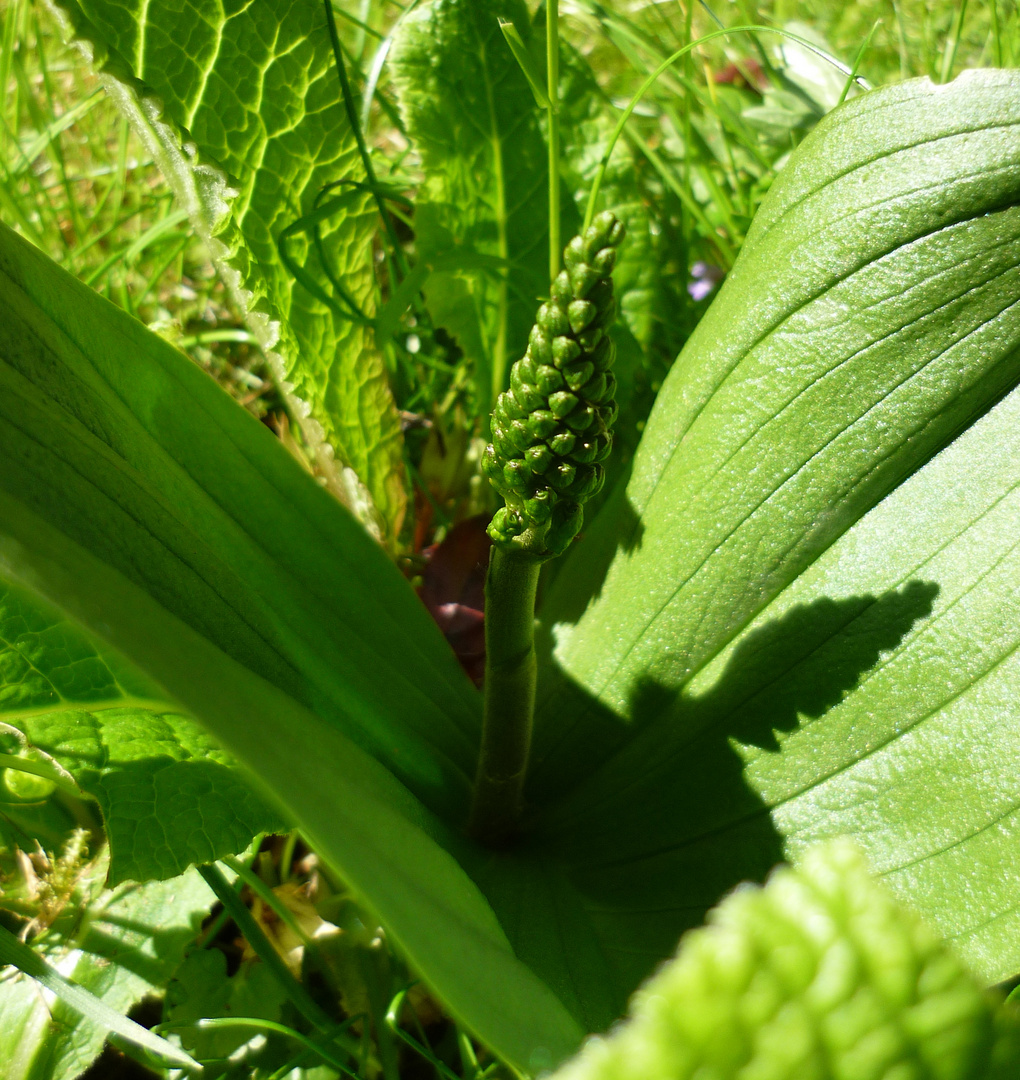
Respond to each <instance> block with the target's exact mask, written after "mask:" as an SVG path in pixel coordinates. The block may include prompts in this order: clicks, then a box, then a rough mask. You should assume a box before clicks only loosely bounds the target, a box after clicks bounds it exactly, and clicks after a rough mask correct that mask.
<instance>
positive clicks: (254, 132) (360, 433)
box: [58, 0, 406, 537]
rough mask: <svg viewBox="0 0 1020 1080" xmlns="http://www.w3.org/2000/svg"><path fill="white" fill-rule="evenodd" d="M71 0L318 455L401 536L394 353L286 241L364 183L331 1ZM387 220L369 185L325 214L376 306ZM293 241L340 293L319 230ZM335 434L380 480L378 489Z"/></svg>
mask: <svg viewBox="0 0 1020 1080" xmlns="http://www.w3.org/2000/svg"><path fill="white" fill-rule="evenodd" d="M58 7H60V8H61V9H62V10H63V11H64V12H65V13H66V15H67V17H68V20H69V23H70V26H71V28H72V30H73V33H74V36H75V37H76V39H78V40H79V41H81V42H84V43H87V48H88V50H89V52H90V53H91V54H92V58H93V62H94V64H95V65H96V67H97V68H98V69H99V70H100V72H101V73H102V74H103V76H104V82H105V85H106V87H107V89H108V90H109V91H110V93H111V94H112V95H113V96H114V98H115V99H116V100H117V102H118V104H119V105H120V107H121V108H122V110H123V111H124V112H125V114H126V115H127V116H128V118H129V119H130V120H131V121H132V123H133V124H134V126H135V127H136V128H137V129H138V131H139V133H140V134H141V136H142V138H143V140H144V142H145V143H146V145H147V146H148V147H149V149H150V151H151V152H152V154H153V157H154V159H155V160H156V161H157V163H158V164H159V165H160V168H161V169H162V170H163V173H164V174H165V175H166V177H167V180H168V181H169V182H170V184H171V185H172V187H173V188H174V191H175V194H176V195H177V198H178V200H179V201H180V203H181V205H182V206H184V207H186V208H187V210H188V212H189V214H190V215H191V217H192V220H193V222H194V223H195V226H196V228H197V229H198V230H199V232H200V233H201V235H202V236H203V237H204V238H206V239H207V240H210V241H212V242H211V243H210V250H211V251H212V252H213V254H214V256H215V257H216V259H217V261H218V262H219V263H220V265H221V267H223V268H225V273H224V279H225V280H226V281H227V282H228V284H229V285H231V287H232V288H233V291H234V293H235V299H236V300H237V301H238V303H239V304H240V305H241V306H242V310H245V311H247V312H248V313H249V317H250V321H251V325H252V328H253V330H254V332H255V333H256V334H257V336H258V339H259V343H260V344H261V345H262V346H263V348H264V349H266V350H267V353H268V355H269V356H270V359H272V360H273V361H274V363H275V364H276V367H277V376H278V378H279V380H280V381H281V382H282V383H285V384H286V385H289V386H291V388H292V391H293V394H294V395H295V396H296V399H297V402H296V404H295V408H296V410H297V415H299V416H301V417H304V415H305V413H306V412H307V411H308V410H309V409H310V416H309V418H308V421H307V422H306V424H305V427H306V434H307V436H308V438H309V441H310V443H311V446H312V448H313V450H314V451H315V463H316V466H317V468H318V469H319V470H320V471H321V472H322V474H323V475H324V476H326V477H328V478H329V479H330V481H331V483H332V485H333V487H334V490H335V491H336V492H337V493H339V494H340V495H341V496H342V497H344V498H345V499H346V501H347V502H348V504H349V505H351V506H352V507H354V508H356V509H357V508H359V507H360V508H361V511H362V513H363V515H364V516H366V517H367V518H368V519H369V523H370V524H373V525H376V526H377V527H379V526H381V527H382V531H383V534H384V535H385V536H386V537H392V536H394V535H395V534H396V533H397V532H399V530H400V522H401V520H402V518H403V513H404V505H405V502H406V493H405V490H404V479H403V477H404V465H403V460H402V453H401V437H400V427H399V421H398V417H397V412H396V408H395V406H394V404H393V399H392V396H391V394H390V391H389V387H388V384H387V381H386V372H385V367H384V364H383V360H382V357H381V355H380V354H379V352H378V351H377V350H376V348H375V346H374V344H373V341H372V336H371V332H370V331H369V330H367V329H366V328H365V327H364V326H362V325H359V324H357V323H356V322H353V321H351V320H350V319H347V318H343V317H341V316H340V315H338V314H337V313H336V312H334V311H332V310H331V309H330V308H329V307H328V306H327V305H326V304H325V303H323V302H322V301H321V300H320V299H317V298H316V297H315V296H313V295H312V294H311V293H310V292H309V291H308V290H307V289H306V288H305V287H304V286H303V285H300V284H298V283H297V282H296V281H295V279H294V277H293V276H292V275H291V274H290V273H289V272H288V271H287V269H286V268H285V266H284V264H283V263H282V262H281V260H280V257H279V255H278V252H277V241H278V240H279V237H280V234H281V233H282V232H283V231H284V230H285V229H286V228H288V227H289V226H291V225H293V224H294V223H295V222H297V221H298V220H299V219H301V218H303V217H305V216H306V215H308V214H309V213H310V212H311V211H312V209H313V207H314V205H315V200H316V198H317V196H319V195H320V194H321V193H322V192H323V191H324V190H325V188H326V186H327V185H329V184H333V183H336V182H338V181H352V180H353V181H358V182H363V181H364V169H363V167H362V164H361V161H360V159H359V157H358V153H357V147H356V143H355V139H354V133H353V131H352V129H351V127H350V124H349V123H348V119H347V114H346V112H345V110H344V107H343V103H342V101H341V98H340V84H339V80H338V78H337V73H336V69H335V65H334V59H333V53H332V50H331V47H330V42H329V36H328V34H327V31H326V23H325V14H324V11H323V6H322V3H321V2H320V0H261V2H259V3H257V4H229V5H226V6H224V5H223V4H220V3H216V2H214V0H199V3H198V4H197V5H188V6H185V7H181V6H178V5H174V4H150V3H148V2H146V0H134V2H132V3H127V4H125V3H122V2H113V0H58ZM152 94H155V95H156V99H155V100H154V99H153V98H152ZM157 102H158V104H157ZM350 190H351V189H350V188H340V189H336V190H335V191H334V195H340V194H341V193H342V192H344V191H347V192H349V191H350ZM374 222H375V218H374V213H373V211H372V209H371V200H370V198H369V197H368V196H367V195H359V196H358V197H356V198H355V199H353V200H351V199H347V200H346V201H344V202H343V204H342V205H341V207H340V208H339V209H338V210H337V212H336V213H335V214H334V215H333V216H330V217H327V218H326V219H325V220H323V221H321V222H320V231H321V233H322V236H323V242H324V246H325V248H326V250H327V252H328V253H329V257H330V258H331V259H332V260H333V266H334V267H335V268H336V269H337V273H338V275H339V277H340V279H341V281H342V284H343V286H344V288H345V289H346V290H347V292H348V293H349V294H350V295H351V296H352V297H353V299H354V300H355V301H356V302H357V303H358V304H359V305H361V306H362V308H363V309H364V310H365V312H366V314H367V315H368V316H371V315H372V314H373V311H372V305H373V303H374V284H373V275H372V236H373V232H374V228H375V225H374ZM213 238H215V240H213ZM288 250H289V252H290V254H291V255H292V257H293V258H294V260H295V261H296V262H297V263H298V264H299V265H303V264H307V265H308V267H309V269H310V271H311V273H312V275H313V277H314V278H315V279H316V280H317V281H318V282H319V283H321V284H322V285H323V287H324V288H326V290H327V292H328V291H329V285H328V283H327V279H326V277H325V274H324V272H323V271H322V269H321V267H319V266H318V264H317V261H316V259H317V257H316V254H315V248H314V242H313V238H312V236H311V235H310V234H304V233H300V234H298V235H295V236H292V237H291V238H290V239H289V240H288ZM285 388H286V387H285ZM302 402H304V403H306V404H305V405H304V406H303V407H302V404H301V403H302ZM330 447H332V448H333V449H335V450H336V452H337V454H338V456H339V458H340V463H341V465H342V466H348V467H349V468H350V469H352V470H353V472H354V474H356V477H357V479H358V480H360V482H361V484H363V485H364V486H365V488H367V490H368V493H369V494H370V499H369V500H367V502H366V500H365V499H364V497H363V494H361V495H359V485H358V483H357V480H355V479H354V478H353V477H352V476H351V475H348V474H347V473H345V472H344V470H343V469H342V468H339V469H338V468H337V466H336V465H335V464H334V463H333V462H332V460H331V454H330V450H329V448H330ZM372 502H374V507H375V510H376V511H378V514H379V515H381V518H380V520H379V521H378V522H374V521H372V518H373V517H374V516H375V514H374V511H373V508H372V505H371V504H372Z"/></svg>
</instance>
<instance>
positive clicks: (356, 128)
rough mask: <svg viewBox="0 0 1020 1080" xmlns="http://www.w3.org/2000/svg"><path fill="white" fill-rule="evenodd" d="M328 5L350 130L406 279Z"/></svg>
mask: <svg viewBox="0 0 1020 1080" xmlns="http://www.w3.org/2000/svg"><path fill="white" fill-rule="evenodd" d="M325 6H326V27H327V29H328V30H329V40H330V43H331V44H332V46H333V58H334V60H335V61H336V73H337V76H338V77H339V79H340V92H341V94H342V95H343V99H344V108H345V109H346V111H347V119H348V121H349V122H350V125H351V130H352V131H353V132H354V138H355V140H356V141H357V144H358V153H359V154H360V155H361V163H362V165H363V166H364V168H365V176H366V177H367V178H368V185H369V187H370V188H371V189H372V194H373V196H374V197H375V202H376V205H377V206H378V207H379V214H380V216H381V217H382V220H383V225H384V227H385V229H386V235H387V237H388V238H389V241H390V246H391V247H392V249H393V258H394V260H395V261H396V264H397V267H398V269H399V271H400V277H401V278H404V277H406V276H407V264H406V263H405V262H404V253H403V249H402V248H401V246H400V241H399V239H398V238H397V232H396V229H395V228H394V227H393V219H392V218H391V217H390V212H389V210H388V209H387V208H386V202H385V200H384V199H383V197H382V192H381V191H380V190H379V181H378V180H377V179H376V176H375V168H374V167H373V165H372V156H371V154H369V152H368V145H367V144H366V142H365V135H364V132H363V131H362V130H361V124H360V122H359V120H358V110H357V109H356V108H355V105H354V94H353V92H352V91H351V83H350V80H349V79H348V78H347V66H346V64H344V56H343V49H342V47H341V45H340V35H339V34H338V33H337V29H336V18H335V16H334V15H333V3H332V0H325Z"/></svg>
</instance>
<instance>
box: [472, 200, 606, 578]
mask: <svg viewBox="0 0 1020 1080" xmlns="http://www.w3.org/2000/svg"><path fill="white" fill-rule="evenodd" d="M623 234H624V227H623V222H621V221H618V220H617V218H616V216H615V215H614V214H611V213H609V212H608V211H606V212H604V213H601V214H599V215H598V216H597V217H596V218H595V220H594V221H593V222H592V224H591V225H590V226H589V227H588V228H587V229H586V230H585V232H584V235H583V236H575V237H574V239H573V240H571V241H570V243H569V244H568V245H567V247H566V250H565V251H564V253H563V262H564V265H565V267H566V269H564V270H563V271H562V272H561V273H560V274H559V275H558V276H557V278H556V280H555V281H554V282H553V283H552V288H551V290H550V291H551V293H552V295H551V296H550V298H549V302H548V303H545V304H542V306H541V307H540V308H539V309H538V314H537V315H536V317H535V325H534V326H533V327H532V328H531V337H530V338H529V340H528V351H527V352H526V353H525V355H524V358H523V359H521V360H518V361H517V363H515V364H514V366H513V368H512V370H511V372H510V389H509V390H507V391H506V392H505V393H502V394H500V396H499V400H498V401H497V402H496V407H495V409H494V410H493V412H492V442H491V443H490V444H489V445H488V446H487V447H486V448H485V454H484V456H483V458H482V471H483V472H484V473H485V475H486V476H487V477H488V478H489V480H490V481H491V482H492V485H493V487H495V488H496V490H497V491H498V492H499V493H500V495H502V496H503V498H504V500H505V501H506V506H505V507H503V508H502V509H500V510H499V511H497V513H496V515H495V517H494V518H493V519H492V523H491V524H490V525H489V535H490V536H491V537H492V539H493V540H494V541H495V542H496V543H497V544H499V545H500V546H501V547H503V548H505V549H507V550H518V551H522V552H527V553H528V554H531V555H534V556H535V557H537V558H551V557H552V556H554V555H560V554H562V553H563V552H564V551H565V550H566V548H567V546H568V545H569V543H570V541H571V540H573V538H574V537H575V536H576V535H577V533H578V531H579V530H580V528H581V521H582V517H583V513H582V510H581V507H582V505H583V503H584V501H585V500H586V499H588V498H590V497H591V496H592V495H594V494H595V493H596V492H598V491H599V490H600V489H601V487H602V484H603V482H604V481H605V470H604V468H603V466H602V464H601V463H602V462H603V461H605V459H606V458H607V457H608V456H609V451H610V449H611V447H612V435H611V429H612V425H613V421H614V420H615V419H616V412H617V407H616V401H615V400H614V395H615V392H616V378H615V377H614V376H613V374H612V372H611V370H610V369H611V368H612V366H613V360H614V359H615V356H616V347H615V346H614V345H613V343H612V341H610V339H609V336H608V333H607V331H608V329H609V327H610V326H611V325H612V322H613V319H614V318H615V316H616V301H615V300H614V299H613V281H612V277H611V276H610V275H611V274H612V271H613V266H614V265H615V263H616V247H617V245H618V244H619V243H620V241H621V240H622V239H623Z"/></svg>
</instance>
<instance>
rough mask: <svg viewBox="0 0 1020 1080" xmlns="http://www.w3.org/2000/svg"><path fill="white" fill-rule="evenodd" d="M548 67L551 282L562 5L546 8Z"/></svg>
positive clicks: (556, 265) (554, 2) (556, 255)
mask: <svg viewBox="0 0 1020 1080" xmlns="http://www.w3.org/2000/svg"><path fill="white" fill-rule="evenodd" d="M545 63H546V78H547V80H548V81H547V84H546V87H547V95H548V97H549V104H548V106H547V110H548V114H549V280H550V281H552V280H553V278H555V277H556V275H557V274H558V273H559V272H560V248H561V244H560V3H559V0H547V2H546V5H545Z"/></svg>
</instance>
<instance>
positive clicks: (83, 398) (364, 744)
mask: <svg viewBox="0 0 1020 1080" xmlns="http://www.w3.org/2000/svg"><path fill="white" fill-rule="evenodd" d="M0 274H2V284H0V297H2V299H3V319H0V361H2V362H0V403H2V404H0V409H2V411H3V417H2V418H3V423H4V424H5V430H6V432H7V434H6V437H5V451H6V452H5V454H4V455H3V457H2V458H0V570H2V573H3V574H4V575H5V576H6V577H8V578H11V579H13V580H15V581H18V582H19V583H21V584H28V585H30V586H31V587H32V588H33V589H34V590H37V591H39V592H41V593H42V594H43V595H45V596H46V597H47V598H49V599H50V600H51V601H52V602H56V603H59V605H60V606H61V609H62V610H64V611H67V612H68V613H69V614H71V615H72V616H73V617H75V618H76V619H78V620H79V621H80V622H82V623H83V624H84V625H85V626H86V627H87V628H88V629H89V630H90V631H91V632H93V633H98V634H101V635H102V637H103V638H104V639H105V640H106V641H108V642H109V643H110V644H111V645H112V646H113V647H115V648H117V649H119V650H120V651H121V652H122V653H123V654H124V655H125V656H127V658H128V659H129V660H131V661H132V662H133V663H135V664H137V665H138V666H139V667H140V668H141V669H142V670H143V671H145V672H146V673H148V674H149V675H150V676H151V677H152V678H154V679H155V680H156V681H158V683H159V684H160V685H161V686H163V687H165V688H166V690H167V692H168V694H169V695H170V698H171V700H177V701H180V702H181V704H182V705H183V706H185V707H186V708H187V709H189V710H190V711H191V712H192V713H193V714H194V715H195V716H196V717H198V718H200V720H201V722H202V724H203V725H204V726H205V727H206V728H207V729H208V730H209V731H210V732H211V733H212V734H213V736H214V737H215V738H216V739H217V741H218V742H219V743H220V744H221V745H222V746H224V747H225V748H226V749H227V750H228V751H229V752H231V753H232V754H233V755H234V756H235V757H236V758H237V759H238V760H239V761H241V762H242V764H244V765H246V766H247V767H248V768H249V770H250V771H251V774H252V775H254V776H256V777H258V778H259V780H260V782H261V783H262V785H263V786H264V788H265V790H266V792H267V793H269V794H270V795H271V796H272V797H273V799H274V800H275V801H276V802H277V804H278V805H280V806H282V807H284V808H285V809H286V814H287V817H288V818H289V819H290V820H292V821H294V822H295V823H296V824H297V825H298V827H299V828H300V829H301V832H302V835H303V836H305V837H306V838H307V839H308V842H309V844H310V845H311V846H312V847H313V848H314V850H315V851H316V852H317V854H319V855H320V856H321V857H322V858H323V859H324V860H326V861H327V862H328V863H329V864H330V865H331V866H332V867H333V868H334V869H335V870H336V872H337V873H338V874H339V875H340V876H341V877H342V879H343V880H344V882H345V883H346V884H347V885H348V886H349V887H350V888H351V890H352V892H353V893H354V895H356V896H357V897H358V898H359V899H361V900H363V901H364V903H365V905H366V907H367V908H368V909H369V910H370V911H371V913H372V915H373V917H377V918H378V919H379V920H380V922H381V923H382V924H383V925H384V926H385V927H386V929H387V934H388V937H389V938H390V940H391V941H392V942H393V945H394V948H395V949H396V950H398V952H399V953H400V954H401V955H402V956H404V957H406V958H407V962H408V964H409V965H410V966H412V967H413V968H414V969H415V970H417V971H422V972H427V973H428V979H429V983H430V986H431V988H432V989H434V991H435V992H436V994H437V995H439V996H440V997H441V999H442V1000H443V1001H444V1003H445V1004H446V1006H447V1007H448V1008H449V1009H450V1011H451V1013H452V1015H454V1016H456V1017H457V1018H459V1019H460V1020H461V1021H462V1022H463V1023H465V1024H466V1025H467V1026H468V1027H469V1028H470V1029H471V1030H473V1031H474V1032H475V1033H476V1034H477V1035H478V1037H479V1038H480V1039H481V1040H482V1041H484V1042H485V1043H486V1044H487V1045H488V1046H490V1047H491V1048H492V1049H493V1051H494V1052H495V1053H498V1054H499V1055H500V1056H501V1057H503V1058H504V1059H505V1060H508V1061H510V1062H511V1063H513V1064H515V1065H516V1066H517V1067H519V1068H521V1069H523V1070H529V1071H530V1070H532V1069H537V1068H539V1067H544V1066H545V1065H546V1064H552V1063H554V1062H558V1061H560V1060H563V1059H564V1058H565V1057H566V1056H567V1055H568V1054H569V1053H571V1052H573V1050H574V1049H575V1048H576V1046H577V1045H578V1043H579V1042H580V1039H581V1037H582V1029H581V1028H580V1027H579V1026H578V1024H577V1022H576V1020H574V1019H573V1018H572V1017H571V1015H570V1014H569V1012H568V1011H567V1010H566V1008H565V1007H564V1006H563V1004H562V1003H561V1002H560V1001H559V1000H558V999H557V998H556V996H555V995H554V994H553V992H552V991H551V990H549V989H548V987H546V986H545V985H544V984H543V983H542V981H541V980H540V979H539V978H538V977H536V975H535V974H534V973H533V972H532V971H531V970H529V969H528V968H527V967H526V966H525V965H524V964H523V963H521V962H520V960H518V959H517V958H516V957H515V955H514V953H513V950H512V949H511V946H510V944H509V942H508V941H507V939H506V935H505V934H504V932H503V930H502V928H501V927H500V925H499V923H498V922H497V920H496V918H495V916H494V914H493V912H492V909H491V907H490V905H489V904H488V902H487V900H486V899H485V897H484V896H483V895H482V893H481V892H480V891H479V889H478V888H477V886H476V885H475V884H474V883H473V882H472V881H471V879H470V877H469V876H468V874H467V873H466V871H465V870H464V869H463V866H462V862H463V861H464V860H465V859H466V855H465V850H466V849H468V845H467V842H466V841H465V840H464V839H463V838H462V837H460V836H459V828H460V825H461V823H462V821H463V820H464V818H465V817H466V802H467V792H468V770H469V769H472V768H473V765H474V759H475V756H476V745H477V734H478V698H477V693H476V691H475V690H474V688H473V687H472V686H471V684H470V682H469V681H468V679H467V678H466V676H465V675H464V674H463V672H462V671H461V670H460V669H459V667H458V666H457V663H456V660H455V658H454V656H453V655H452V653H451V652H450V650H449V648H448V646H447V645H446V643H445V642H444V641H443V638H442V636H441V634H440V633H439V631H438V630H437V629H436V627H435V625H434V623H433V622H432V620H431V619H430V617H429V615H428V612H427V611H426V610H425V608H424V605H422V604H421V603H420V601H419V600H418V599H417V598H416V597H415V596H414V593H413V592H412V591H411V589H410V587H409V586H408V584H407V582H406V580H404V579H403V578H402V577H401V576H400V573H399V572H398V571H397V570H396V568H395V567H394V566H393V564H392V563H390V562H389V560H388V559H387V558H386V556H385V554H384V553H383V551H382V549H381V548H380V547H379V546H378V545H377V544H376V543H374V542H373V541H372V540H371V539H370V538H369V537H368V536H367V534H366V533H365V531H364V530H363V529H362V528H361V527H360V525H359V524H358V523H357V522H356V521H355V520H354V519H353V518H352V517H351V516H350V515H349V514H348V513H347V511H345V510H344V508H343V507H342V506H340V505H339V504H338V503H337V502H336V501H335V500H334V499H332V498H331V497H330V496H329V495H328V494H327V493H326V492H324V491H323V490H322V488H321V487H320V486H319V485H318V484H317V483H316V482H315V480H314V479H313V478H312V477H310V476H309V475H308V474H307V473H306V472H305V471H304V470H302V469H301V467H300V466H299V465H298V464H297V462H296V461H295V460H294V459H293V458H292V457H291V456H290V454H289V453H288V452H287V451H286V449H285V448H284V447H283V446H282V445H281V443H280V442H279V441H278V440H277V439H275V438H274V437H273V436H272V435H271V434H270V433H269V431H268V430H267V429H266V428H265V427H263V426H262V425H261V424H259V423H258V421H256V420H255V419H254V417H252V416H251V415H250V414H248V413H246V412H245V411H244V410H243V409H240V408H238V406H237V405H236V403H234V402H233V401H232V400H231V399H230V398H229V397H228V396H227V395H226V393H225V392H224V391H222V390H221V389H220V388H219V387H217V386H216V384H215V383H214V382H213V381H212V380H211V379H209V377H208V376H206V375H205V374H204V373H202V372H201V371H199V370H198V368H196V367H195V366H194V365H193V364H191V363H190V361H188V360H187V358H186V357H184V356H182V355H181V354H179V353H177V352H176V351H175V350H174V349H173V348H171V347H170V346H169V345H167V344H166V343H165V342H163V341H162V340H160V339H159V338H157V337H155V335H153V334H151V333H149V332H148V331H146V330H145V328H144V327H142V326H140V325H139V324H138V323H137V322H135V321H133V320H132V319H131V318H130V317H129V316H127V315H125V314H124V313H122V312H120V311H118V310H117V309H115V308H114V307H112V305H109V304H108V303H106V302H105V301H103V300H101V299H100V298H98V297H97V296H96V295H95V294H94V293H91V292H90V291H89V290H88V289H86V288H85V287H83V286H82V285H81V284H80V283H78V282H76V281H75V280H74V279H72V278H70V277H69V276H68V275H66V274H65V273H63V272H62V271H60V270H59V268H57V267H56V266H54V264H52V263H51V262H49V261H48V260H47V259H46V258H45V257H44V256H42V255H41V254H40V253H39V252H37V251H36V250H34V249H33V248H31V247H30V246H29V245H28V244H27V243H25V242H24V241H22V240H20V239H18V238H17V237H16V236H15V235H14V234H12V233H11V232H10V231H8V230H2V229H0ZM366 748H370V750H371V752H369V750H368V749H366ZM371 753H375V754H378V760H377V759H376V758H375V757H373V756H371ZM391 770H392V771H391Z"/></svg>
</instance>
